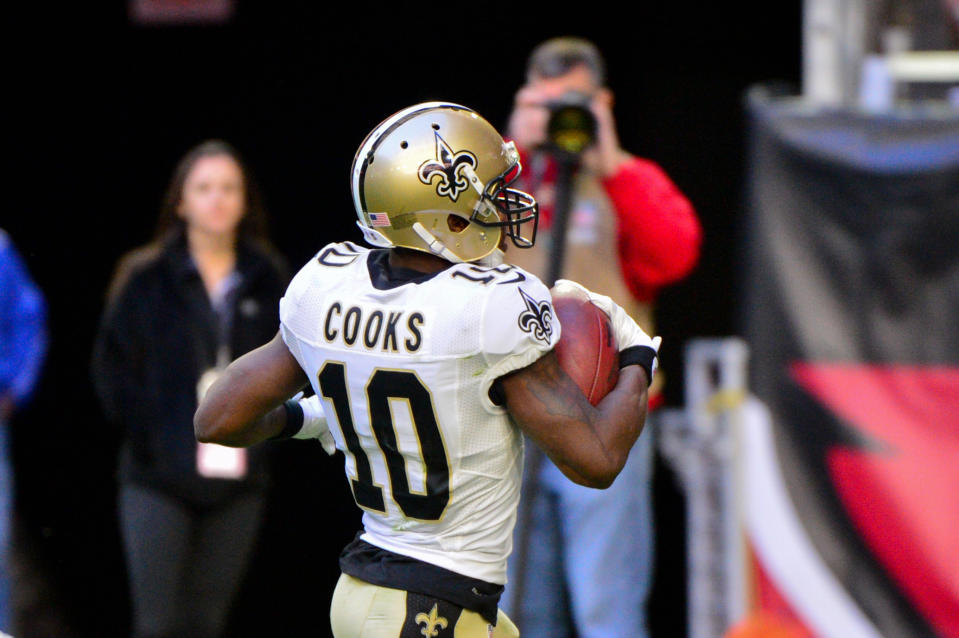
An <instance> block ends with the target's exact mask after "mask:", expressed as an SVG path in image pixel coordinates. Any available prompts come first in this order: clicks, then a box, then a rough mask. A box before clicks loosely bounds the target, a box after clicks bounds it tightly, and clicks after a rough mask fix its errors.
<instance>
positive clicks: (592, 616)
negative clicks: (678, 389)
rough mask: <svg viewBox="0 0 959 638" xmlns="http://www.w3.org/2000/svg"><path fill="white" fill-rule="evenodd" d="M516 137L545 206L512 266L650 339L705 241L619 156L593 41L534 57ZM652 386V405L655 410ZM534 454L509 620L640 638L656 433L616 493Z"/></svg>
mask: <svg viewBox="0 0 959 638" xmlns="http://www.w3.org/2000/svg"><path fill="white" fill-rule="evenodd" d="M561 111H564V113H562V115H561V114H560V112H561ZM570 120H572V124H573V127H574V129H575V128H576V127H577V126H578V124H577V120H582V122H580V123H582V124H584V125H583V127H582V129H583V131H585V132H582V131H579V130H578V129H577V130H572V131H570V130H564V129H563V127H564V126H566V125H568V124H569V123H570ZM508 133H509V136H510V137H511V138H512V139H513V140H514V141H515V142H516V145H517V146H518V147H519V148H520V151H521V153H522V155H523V167H524V170H523V173H522V175H521V181H523V185H522V188H524V190H527V191H528V192H531V193H533V194H534V196H535V197H536V199H537V200H538V201H539V202H540V206H541V222H540V229H539V235H538V237H537V241H536V246H535V247H533V248H532V249H531V250H525V251H517V254H515V255H513V254H510V256H509V259H510V260H511V261H512V262H513V263H515V264H516V265H518V266H521V267H523V268H526V269H528V270H530V271H532V272H534V273H535V274H537V275H538V276H540V277H541V278H543V279H544V281H547V280H549V279H551V278H553V276H559V277H563V278H567V279H572V280H573V281H578V282H580V283H582V284H583V285H585V286H586V287H587V288H589V289H590V290H594V291H596V292H598V293H601V294H604V295H609V296H610V297H612V298H613V299H614V300H615V301H616V302H617V303H618V304H620V305H621V306H622V307H623V308H625V309H626V310H627V311H628V312H629V313H630V315H632V317H633V318H634V319H636V321H637V322H638V323H639V324H640V325H641V326H642V327H643V329H644V330H646V331H647V332H649V333H650V334H653V332H651V331H653V330H654V326H653V301H654V299H655V296H656V293H657V292H658V290H659V289H660V288H661V287H662V286H664V285H667V284H670V283H673V282H675V281H677V280H679V279H681V278H682V277H684V276H685V275H686V274H688V273H689V272H690V270H692V268H693V266H694V265H695V264H696V260H697V259H698V257H699V246H700V241H701V236H702V229H701V226H700V224H699V221H698V219H697V218H696V215H695V212H694V211H693V208H692V206H691V204H690V203H689V201H688V200H687V199H686V197H685V196H684V195H683V194H682V193H681V192H680V191H679V189H678V188H677V187H676V185H675V184H673V182H672V181H671V180H670V179H669V177H667V175H666V174H665V173H664V172H663V170H662V169H661V168H659V166H657V165H656V164H655V163H653V162H651V161H649V160H645V159H641V158H639V157H635V156H633V155H631V154H629V153H627V152H626V151H624V150H623V149H622V147H621V146H620V144H619V136H618V135H617V131H616V123H615V120H614V117H613V94H612V92H611V91H610V90H609V89H608V88H607V87H606V86H605V65H604V62H603V59H602V56H601V55H600V53H599V51H598V50H597V49H596V47H595V46H594V45H593V44H592V43H590V42H588V41H586V40H581V39H577V38H556V39H553V40H549V41H547V42H544V43H542V44H540V45H539V46H538V47H537V48H536V49H535V50H534V51H533V53H532V54H531V56H530V60H529V64H528V66H527V83H526V85H525V86H523V87H522V88H521V89H520V90H519V91H518V92H517V94H516V100H515V104H514V109H513V113H512V115H511V116H510V121H509V127H508ZM580 133H582V134H580ZM577 145H581V146H582V148H577ZM556 204H559V206H556ZM557 208H558V209H559V211H560V214H559V215H556V214H554V213H555V212H556V209H557ZM557 217H558V220H557ZM557 221H558V223H557ZM544 226H545V227H544ZM557 227H559V228H557ZM559 241H562V242H563V243H562V245H559V244H558V243H557V242H559ZM557 259H559V261H560V262H561V267H559V268H557V267H556V261H557ZM551 262H553V263H552V266H551ZM547 283H552V282H551V281H547ZM659 379H660V377H657V381H659ZM658 385H659V383H654V384H653V387H651V388H650V393H649V394H650V403H651V406H655V405H656V404H658V403H659V402H660V401H661V395H660V390H661V388H659V387H657V386H658ZM529 451H530V454H529V461H528V463H527V468H526V472H527V476H526V477H525V481H524V490H525V492H526V493H525V494H524V500H525V504H524V505H523V508H525V509H524V511H521V513H520V518H519V521H518V523H517V532H516V535H515V541H516V546H515V547H514V557H515V559H514V560H512V561H511V562H510V575H509V585H507V590H506V593H505V595H504V597H503V600H504V601H505V604H504V607H505V609H506V610H507V613H508V614H509V615H510V616H511V617H512V618H513V619H514V620H515V621H516V624H517V626H518V627H519V629H520V631H522V632H523V636H524V637H525V638H538V637H540V636H542V637H549V638H563V637H565V636H570V635H577V636H579V638H590V637H591V636H603V637H604V638H610V637H622V638H645V636H647V629H646V613H645V600H646V596H647V594H648V591H649V586H650V580H651V576H652V567H653V525H652V504H651V500H652V494H651V492H652V490H651V485H650V483H651V471H652V443H651V435H650V434H648V433H647V434H645V435H643V436H641V437H640V439H639V440H638V441H637V443H636V446H635V447H634V449H633V450H632V452H631V453H630V457H629V461H628V462H627V465H626V468H625V469H624V471H623V474H622V475H621V476H620V477H619V478H617V480H616V482H615V483H614V484H613V486H612V487H611V488H610V489H608V490H591V489H589V488H584V487H581V486H578V485H575V484H573V483H570V482H569V481H565V480H562V479H563V477H562V474H561V473H560V472H559V470H558V469H557V468H556V467H555V466H554V465H553V464H552V463H551V462H550V461H549V459H546V458H543V456H542V455H541V454H536V453H535V452H534V451H533V450H531V449H530V450H529ZM517 594H521V596H520V595H517ZM519 599H521V600H522V604H518V603H517V600H519ZM564 610H569V612H568V617H567V615H566V612H565V611H564ZM573 628H575V634H574V633H573V632H572V631H571V630H572V629H573Z"/></svg>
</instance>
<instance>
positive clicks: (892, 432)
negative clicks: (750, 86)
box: [742, 93, 959, 638]
mask: <svg viewBox="0 0 959 638" xmlns="http://www.w3.org/2000/svg"><path fill="white" fill-rule="evenodd" d="M749 111H750V117H751V139H750V158H749V159H750V180H749V185H748V188H749V191H748V208H749V210H748V216H747V222H746V228H745V242H746V244H745V246H746V255H747V261H746V267H745V272H744V284H745V285H744V293H745V297H744V304H743V311H744V313H743V317H742V326H743V331H744V334H745V335H746V337H747V339H748V342H749V344H750V350H751V355H752V361H751V387H752V390H753V392H754V393H755V395H756V396H757V397H758V398H759V399H760V400H761V401H762V402H763V403H764V404H765V406H766V407H768V410H769V412H768V414H769V422H770V423H771V424H772V426H771V428H769V437H768V439H769V440H768V444H769V449H770V450H771V454H770V455H769V459H770V461H769V463H767V464H766V466H768V467H766V466H763V467H764V468H765V469H762V468H760V469H756V467H754V468H753V470H755V471H752V470H751V471H750V472H749V473H748V477H749V481H752V483H751V484H747V490H753V489H754V488H756V489H758V490H764V491H765V496H764V499H765V500H763V501H757V502H762V503H764V505H762V507H766V508H768V510H769V512H770V515H769V516H766V517H762V516H759V517H754V518H753V522H752V523H751V524H750V525H751V529H750V532H749V533H750V541H751V544H752V546H753V548H754V550H755V553H756V557H757V577H756V588H757V590H758V591H757V598H758V600H759V601H760V605H763V604H764V603H763V601H766V602H765V604H766V605H767V606H768V607H769V608H770V609H771V610H772V611H779V612H783V613H785V614H787V615H790V616H791V618H790V620H791V621H798V622H799V623H801V624H802V626H803V627H804V628H805V631H806V632H808V634H809V635H817V636H833V635H835V636H843V638H847V637H848V636H853V635H862V636H884V637H898V636H910V637H911V636H921V637H925V636H943V637H947V638H959V114H957V113H956V111H954V110H953V111H951V113H950V112H948V111H937V110H936V109H934V108H929V109H927V110H925V111H923V112H914V113H909V114H902V115H897V116H883V117H868V116H865V115H858V114H850V113H838V112H837V113H821V112H815V113H814V112H811V111H810V110H809V109H808V108H805V107H804V106H803V105H802V104H801V103H800V102H798V101H796V100H790V99H768V98H766V97H764V96H762V95H760V94H758V93H756V94H754V95H752V96H751V98H750V101H749ZM757 445H760V447H761V444H757ZM754 458H755V457H754ZM754 465H755V464H754ZM760 465H762V464H760ZM764 472H765V473H766V474H764ZM767 474H769V476H772V475H775V476H774V477H773V478H769V476H767ZM758 483H764V484H763V485H759V484H758ZM770 485H781V486H782V489H772V488H770ZM777 521H778V522H777ZM773 526H779V527H777V528H776V529H772V527H773ZM787 528H789V529H787ZM791 535H794V536H795V543H794V544H792V545H790V544H789V543H788V542H787V539H789V538H793V536H791ZM757 537H762V539H760V540H759V541H757ZM763 539H764V540H763ZM757 545H758V546H757ZM811 589H812V590H814V591H812V592H810V590H811ZM803 591H806V592H807V593H805V594H804V593H803ZM774 607H775V608H776V609H772V608H774Z"/></svg>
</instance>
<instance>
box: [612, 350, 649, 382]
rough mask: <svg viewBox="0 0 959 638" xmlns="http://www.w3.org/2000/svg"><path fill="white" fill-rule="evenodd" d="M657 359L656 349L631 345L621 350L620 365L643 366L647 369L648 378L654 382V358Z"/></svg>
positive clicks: (622, 366)
mask: <svg viewBox="0 0 959 638" xmlns="http://www.w3.org/2000/svg"><path fill="white" fill-rule="evenodd" d="M654 359H656V351H655V350H653V349H652V348H650V347H649V346H630V347H628V348H626V349H625V350H620V352H619V367H620V368H625V367H626V366H635V365H638V366H642V368H643V370H645V371H646V379H648V382H649V383H652V382H653V360H654Z"/></svg>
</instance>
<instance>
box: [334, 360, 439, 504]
mask: <svg viewBox="0 0 959 638" xmlns="http://www.w3.org/2000/svg"><path fill="white" fill-rule="evenodd" d="M319 381H320V390H321V391H322V393H323V396H324V397H325V398H327V399H329V400H330V401H331V402H332V403H333V409H334V411H335V412H336V419H337V421H339V423H340V430H341V431H342V433H343V439H344V441H346V447H347V449H348V450H349V451H350V454H352V455H353V458H354V459H355V461H356V474H357V478H356V479H352V480H351V485H352V488H353V498H354V499H355V500H356V504H357V505H359V506H360V507H363V508H365V509H368V510H373V511H376V512H381V513H384V514H385V513H386V504H385V503H384V501H383V489H382V488H381V487H380V486H378V485H377V484H376V483H374V482H373V471H372V469H371V467H370V459H369V457H368V456H367V454H366V451H365V450H364V449H363V446H362V445H361V444H360V439H359V436H357V434H356V428H355V426H354V425H353V413H352V411H351V410H350V398H349V394H348V392H347V388H346V367H345V366H344V365H343V364H342V363H335V362H332V361H328V362H327V363H326V364H325V365H324V366H323V369H322V370H320V374H319ZM366 399H367V406H368V409H369V417H370V420H369V422H370V424H371V427H372V430H373V435H374V436H375V437H376V442H377V446H378V447H379V448H380V450H381V451H382V452H383V457H384V458H385V459H386V467H387V470H388V471H389V476H390V487H391V491H392V493H393V499H394V500H395V501H396V504H397V505H398V506H399V508H400V509H401V510H402V511H403V514H405V515H406V516H407V517H408V518H415V519H419V520H425V521H438V520H439V519H440V518H441V517H442V516H443V512H444V511H445V510H446V505H447V504H448V503H449V500H450V489H449V481H450V468H449V461H448V460H447V458H446V448H445V446H444V445H443V437H442V436H441V435H440V428H439V424H437V422H436V413H435V412H434V410H433V399H432V397H431V396H430V391H429V389H428V388H427V387H426V386H424V385H423V382H422V381H420V379H419V377H417V376H416V375H415V374H414V373H412V372H410V371H408V370H384V369H377V370H374V371H373V374H372V375H371V376H370V379H369V383H367V385H366ZM390 399H405V400H406V401H408V402H409V406H410V412H411V416H412V420H413V431H414V433H415V435H416V438H417V440H418V442H419V448H420V453H421V455H422V459H423V466H424V467H425V470H426V481H425V483H426V493H425V494H416V493H413V492H412V491H411V490H410V482H409V478H408V476H407V474H406V460H405V459H404V458H403V454H402V453H401V452H400V451H399V446H398V445H397V440H396V430H395V426H394V424H393V415H392V412H391V411H390Z"/></svg>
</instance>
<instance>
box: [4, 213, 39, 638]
mask: <svg viewBox="0 0 959 638" xmlns="http://www.w3.org/2000/svg"><path fill="white" fill-rule="evenodd" d="M46 349H47V335H46V304H45V303H44V300H43V295H42V294H41V293H40V289H39V288H37V286H36V284H35V283H34V282H33V280H32V279H31V278H30V274H29V273H28V272H27V269H26V267H25V265H24V263H23V261H22V260H21V258H20V255H19V254H17V251H16V249H15V248H14V246H13V242H12V241H11V240H10V237H9V236H8V235H7V234H6V233H5V232H4V231H3V230H0V631H4V630H9V629H10V616H11V614H10V569H9V563H8V556H7V554H8V551H9V545H10V542H9V541H10V521H11V517H12V516H11V515H12V513H13V476H12V471H11V465H10V454H9V449H8V446H9V432H8V431H7V423H8V422H9V420H10V417H11V416H12V415H13V412H14V411H15V410H16V409H17V408H19V407H22V406H23V405H24V404H25V403H26V402H27V400H28V399H29V398H30V394H31V392H32V391H33V388H34V386H35V385H36V382H37V378H38V377H39V376H40V368H41V367H42V364H43V357H44V355H45V354H46Z"/></svg>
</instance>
